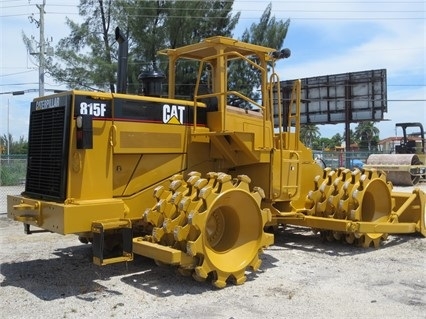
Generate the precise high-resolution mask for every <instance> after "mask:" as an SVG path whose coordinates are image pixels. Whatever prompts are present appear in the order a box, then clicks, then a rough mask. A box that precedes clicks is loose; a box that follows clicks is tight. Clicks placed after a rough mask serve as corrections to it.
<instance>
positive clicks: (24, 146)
mask: <svg viewBox="0 0 426 319" xmlns="http://www.w3.org/2000/svg"><path fill="white" fill-rule="evenodd" d="M8 145H9V154H13V155H16V154H27V151H28V142H27V140H26V139H25V138H24V137H23V136H21V137H20V138H19V141H14V140H13V137H12V135H11V134H9V138H8V136H7V134H3V136H1V137H0V150H1V152H2V153H3V154H5V153H6V152H7V149H8Z"/></svg>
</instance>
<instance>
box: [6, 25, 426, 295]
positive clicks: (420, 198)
mask: <svg viewBox="0 0 426 319" xmlns="http://www.w3.org/2000/svg"><path fill="white" fill-rule="evenodd" d="M118 32H119V31H118ZM121 42H123V41H121ZM159 53H160V54H163V55H165V56H166V57H168V61H169V70H168V96H167V97H162V96H158V94H155V90H152V91H153V92H154V93H153V92H149V91H150V90H149V89H148V90H146V92H145V95H130V94H125V93H124V92H122V93H99V92H88V91H79V90H73V91H68V92H62V93H58V94H54V95H51V96H45V97H40V98H36V99H35V100H34V101H33V102H32V103H31V111H30V128H29V149H28V170H27V176H26V183H25V191H24V192H23V193H22V194H20V195H13V196H11V195H9V196H8V200H7V204H8V216H9V217H10V218H12V219H14V220H17V221H21V222H22V223H23V224H24V226H25V227H24V229H26V231H27V232H31V230H30V227H32V226H36V227H39V228H42V229H44V230H47V231H50V232H54V233H59V234H76V235H78V236H79V238H80V240H81V241H83V242H91V243H92V247H93V261H94V263H95V264H98V265H107V264H111V263H115V262H127V261H131V260H132V259H133V256H134V254H139V255H142V256H146V257H149V258H152V259H154V260H155V261H157V262H158V263H160V264H169V265H173V266H175V267H177V269H178V270H179V271H180V272H181V273H182V274H186V275H192V276H193V277H194V278H195V279H196V280H206V279H209V281H211V282H212V283H213V285H214V286H216V287H219V288H221V287H225V286H226V284H227V283H228V282H233V283H236V284H242V283H244V281H245V280H246V271H249V270H257V269H258V268H259V267H260V265H261V260H260V257H259V254H260V253H262V251H263V249H264V248H266V247H268V246H269V245H272V244H273V239H274V235H273V233H270V232H268V231H265V230H269V229H271V230H273V229H276V228H277V227H278V226H280V227H282V226H283V225H299V226H304V227H307V228H308V230H309V229H314V230H316V231H320V232H321V234H322V235H323V236H324V237H325V238H328V239H336V240H344V241H346V242H349V243H357V244H360V245H363V246H366V247H368V246H370V244H374V245H375V246H378V245H379V243H380V241H381V240H382V239H383V238H385V237H386V235H387V234H388V233H415V232H418V233H421V234H422V235H423V236H425V235H426V226H425V223H426V220H425V219H426V217H425V201H426V196H425V194H424V193H423V192H422V191H420V190H418V189H416V190H414V191H413V192H412V193H396V192H393V191H392V185H391V184H390V183H388V182H387V181H386V177H385V175H384V174H383V173H381V172H379V171H376V170H374V169H373V170H364V171H361V170H358V169H356V170H353V171H351V170H349V169H346V168H341V169H337V170H330V169H322V168H321V167H320V166H319V165H317V164H316V162H315V161H314V159H313V156H312V152H311V150H310V149H308V148H307V147H305V145H303V144H302V143H301V142H300V141H299V131H300V119H299V113H300V112H299V101H300V81H296V82H295V85H294V87H293V93H292V100H291V101H290V103H286V105H283V106H281V97H280V87H279V78H278V76H277V74H276V73H275V71H274V64H275V63H277V60H278V59H279V58H282V57H286V56H287V55H288V51H286V50H282V51H276V50H275V49H272V48H267V47H262V46H258V45H253V44H249V43H244V42H240V41H237V40H234V39H231V38H226V37H220V36H217V37H211V38H207V39H205V40H204V41H202V42H200V43H196V44H191V45H187V46H184V47H180V48H177V49H166V50H163V51H160V52H159ZM181 61H192V62H193V63H197V64H198V67H199V70H198V73H197V74H196V82H195V86H194V92H193V95H192V96H191V97H190V98H188V99H183V98H178V96H177V94H176V89H175V83H176V80H175V73H176V72H175V70H176V67H177V65H178V63H179V62H181ZM238 62H241V63H243V64H245V65H246V67H250V68H252V69H254V70H256V73H257V74H258V76H259V77H260V82H261V86H260V91H259V92H260V94H261V102H256V101H253V100H251V99H250V98H248V97H247V96H245V95H243V94H241V93H240V92H237V91H232V90H231V89H230V83H228V66H229V65H230V64H231V63H238ZM205 72H208V75H209V76H208V80H207V81H206V82H203V81H202V79H203V80H204V79H205V78H206V77H205ZM206 83H207V84H206ZM203 85H207V88H208V90H206V89H204V90H203V89H202V86H203ZM147 87H148V88H149V86H147ZM155 87H156V85H152V86H151V88H155ZM200 92H203V93H200ZM157 93H158V92H157ZM155 95H157V96H155ZM230 97H232V98H233V99H235V97H237V98H239V99H241V100H242V101H244V102H245V103H246V104H250V105H252V106H253V109H243V108H238V107H234V106H231V105H230V103H228V100H229V98H230ZM274 104H275V110H277V111H276V113H277V115H278V119H279V120H278V121H279V123H278V125H277V126H276V127H274ZM283 110H284V111H285V112H283ZM283 114H286V115H285V116H283Z"/></svg>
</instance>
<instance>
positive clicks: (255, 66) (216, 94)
mask: <svg viewBox="0 0 426 319" xmlns="http://www.w3.org/2000/svg"><path fill="white" fill-rule="evenodd" d="M227 56H233V57H234V59H235V57H240V58H241V60H243V61H246V62H247V63H249V64H251V65H252V66H253V67H254V68H256V69H258V70H259V71H260V72H261V73H262V74H266V69H265V68H263V67H262V66H260V65H258V64H257V63H255V62H253V61H251V60H250V59H248V58H247V57H246V56H244V55H242V54H241V53H239V52H236V51H230V52H225V53H220V54H215V55H211V56H208V57H205V58H203V59H201V60H199V61H200V66H199V68H198V74H197V81H196V83H195V89H194V107H195V110H194V127H193V130H194V131H195V130H196V126H195V125H196V118H195V117H196V115H197V104H196V103H197V100H199V99H201V98H207V97H218V96H223V95H226V96H228V95H231V94H233V95H236V96H238V97H240V98H241V99H243V100H245V101H246V102H248V103H251V104H253V105H255V106H257V107H259V108H260V109H261V110H262V113H263V114H262V115H263V127H264V130H266V118H265V117H266V112H265V107H264V106H262V105H261V104H259V103H257V102H255V101H253V100H251V99H250V98H248V97H247V96H245V95H242V94H241V93H239V92H236V91H228V90H226V91H225V92H216V93H209V94H201V95H198V94H197V92H198V90H199V87H200V82H201V77H202V73H203V69H204V64H205V63H207V62H209V61H211V60H213V59H216V58H219V57H227ZM222 111H223V118H222V128H224V127H225V126H226V125H225V124H226V123H225V119H226V105H224V107H223V110H222ZM265 135H266V134H264V140H263V143H264V145H263V146H265V145H266V141H265Z"/></svg>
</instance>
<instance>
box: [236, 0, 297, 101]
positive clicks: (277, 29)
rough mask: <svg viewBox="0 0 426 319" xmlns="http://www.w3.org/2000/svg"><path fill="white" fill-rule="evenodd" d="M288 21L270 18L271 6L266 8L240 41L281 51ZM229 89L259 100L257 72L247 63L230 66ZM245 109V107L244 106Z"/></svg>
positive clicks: (238, 62)
mask: <svg viewBox="0 0 426 319" xmlns="http://www.w3.org/2000/svg"><path fill="white" fill-rule="evenodd" d="M289 26H290V20H289V19H287V20H286V21H284V22H283V21H277V20H276V19H275V17H273V16H272V4H271V3H269V5H268V6H267V7H266V9H265V11H264V12H263V14H262V16H261V17H260V21H259V23H253V24H252V25H251V26H250V28H249V29H246V30H245V31H244V33H243V34H242V36H241V41H244V42H249V43H252V44H258V45H262V46H266V47H270V48H275V49H277V50H281V48H282V45H283V43H284V39H285V37H286V35H287V30H288V27H289ZM229 73H230V77H229V81H230V83H229V89H230V90H234V91H238V92H241V93H242V94H244V95H245V96H247V97H249V98H251V99H252V100H257V99H259V98H260V96H259V92H258V91H257V90H256V89H257V88H258V87H259V85H260V77H259V76H258V70H256V69H253V67H251V66H250V65H249V63H248V62H244V61H236V62H235V63H232V64H231V66H230V70H229ZM246 107H247V106H246Z"/></svg>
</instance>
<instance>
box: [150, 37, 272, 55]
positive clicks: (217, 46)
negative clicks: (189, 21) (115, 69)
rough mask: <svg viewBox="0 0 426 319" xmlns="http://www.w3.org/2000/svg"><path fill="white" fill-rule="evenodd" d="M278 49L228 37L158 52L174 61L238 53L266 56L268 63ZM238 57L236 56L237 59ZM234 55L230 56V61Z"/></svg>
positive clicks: (209, 39) (212, 38)
mask: <svg viewBox="0 0 426 319" xmlns="http://www.w3.org/2000/svg"><path fill="white" fill-rule="evenodd" d="M275 51H276V49H272V48H267V47H263V46H260V45H255V44H250V43H246V42H242V41H238V40H235V39H232V38H228V37H222V36H215V37H210V38H206V39H204V40H203V41H201V42H199V43H194V44H190V45H186V46H183V47H180V48H176V49H164V50H160V51H158V53H159V54H162V55H167V56H169V57H173V58H174V59H190V60H202V59H204V58H207V57H210V56H215V55H217V54H224V53H225V54H226V53H230V52H237V53H239V54H241V55H243V56H246V57H247V56H252V55H253V56H254V55H256V56H259V57H261V56H264V57H265V60H266V61H269V60H272V57H271V53H272V52H275ZM237 57H238V55H235V58H237ZM230 58H232V54H230V55H228V59H230Z"/></svg>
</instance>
